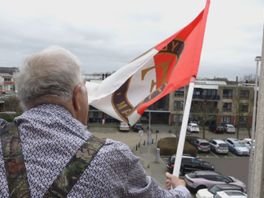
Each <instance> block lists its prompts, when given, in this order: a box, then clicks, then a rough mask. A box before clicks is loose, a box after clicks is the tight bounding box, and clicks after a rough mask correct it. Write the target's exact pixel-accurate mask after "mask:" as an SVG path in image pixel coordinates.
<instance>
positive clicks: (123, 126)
mask: <svg viewBox="0 0 264 198" xmlns="http://www.w3.org/2000/svg"><path fill="white" fill-rule="evenodd" d="M129 130H130V127H129V125H128V124H127V123H126V122H120V125H119V131H122V132H128V131H129Z"/></svg>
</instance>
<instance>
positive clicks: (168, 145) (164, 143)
mask: <svg viewBox="0 0 264 198" xmlns="http://www.w3.org/2000/svg"><path fill="white" fill-rule="evenodd" d="M178 141H179V138H178V137H166V138H162V139H160V140H159V142H158V148H160V154H161V155H174V154H175V152H176V148H177V146H178ZM183 154H185V155H191V156H196V154H197V149H196V148H195V147H194V146H193V145H191V144H190V143H189V142H188V141H185V144H184V149H183Z"/></svg>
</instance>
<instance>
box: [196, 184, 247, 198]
mask: <svg viewBox="0 0 264 198" xmlns="http://www.w3.org/2000/svg"><path fill="white" fill-rule="evenodd" d="M225 190H236V191H240V192H244V189H243V188H242V187H241V186H237V185H233V184H217V185H214V186H212V187H210V188H208V189H207V188H205V189H201V190H198V192H197V193H196V198H214V196H215V195H216V193H217V192H221V191H225Z"/></svg>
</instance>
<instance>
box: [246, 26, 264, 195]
mask: <svg viewBox="0 0 264 198" xmlns="http://www.w3.org/2000/svg"><path fill="white" fill-rule="evenodd" d="M263 57H264V26H263V36H262V55H261V57H260V62H261V65H260V79H259V89H258V99H257V107H258V108H257V114H256V115H257V116H256V128H255V129H256V132H255V134H254V138H255V148H254V142H252V143H253V144H252V148H253V149H254V150H252V151H253V152H252V153H251V155H252V156H250V157H252V158H253V161H252V162H251V161H250V162H249V163H250V169H249V172H250V177H249V187H250V188H249V193H248V197H249V198H258V197H263V194H264V189H263V185H264V171H263V168H264V152H263V151H264V125H263V122H264V105H263V104H264V69H263V68H264V61H263Z"/></svg>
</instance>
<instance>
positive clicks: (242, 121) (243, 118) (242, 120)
mask: <svg viewBox="0 0 264 198" xmlns="http://www.w3.org/2000/svg"><path fill="white" fill-rule="evenodd" d="M239 124H241V125H246V124H247V116H239Z"/></svg>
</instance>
